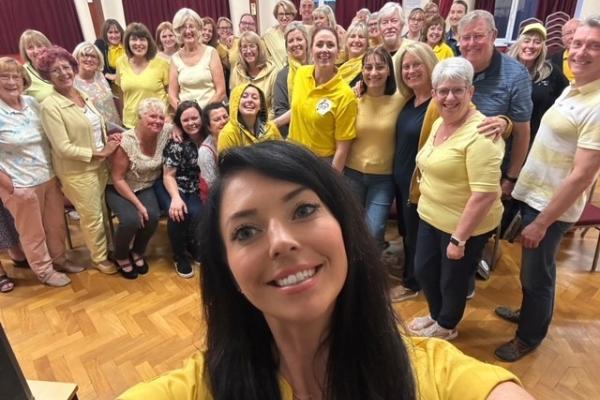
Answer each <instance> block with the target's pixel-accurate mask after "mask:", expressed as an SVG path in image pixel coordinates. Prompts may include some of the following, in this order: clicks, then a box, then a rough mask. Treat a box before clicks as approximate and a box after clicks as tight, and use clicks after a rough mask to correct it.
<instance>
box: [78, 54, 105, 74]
mask: <svg viewBox="0 0 600 400" xmlns="http://www.w3.org/2000/svg"><path fill="white" fill-rule="evenodd" d="M77 62H78V63H79V73H80V74H83V75H94V74H96V71H98V67H99V66H100V60H99V59H98V55H97V54H94V53H93V52H91V51H90V52H88V53H85V54H83V53H80V54H79V56H78V57H77Z"/></svg>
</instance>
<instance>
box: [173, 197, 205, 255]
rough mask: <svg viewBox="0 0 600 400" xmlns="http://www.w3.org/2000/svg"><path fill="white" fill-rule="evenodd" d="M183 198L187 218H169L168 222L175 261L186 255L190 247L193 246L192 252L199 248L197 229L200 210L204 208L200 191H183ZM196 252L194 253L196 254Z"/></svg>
mask: <svg viewBox="0 0 600 400" xmlns="http://www.w3.org/2000/svg"><path fill="white" fill-rule="evenodd" d="M179 195H180V196H181V199H182V200H183V201H184V202H185V205H186V207H187V214H186V215H185V219H184V220H183V221H181V222H177V221H174V220H172V219H171V218H169V221H168V222H167V233H168V235H169V240H170V242H171V249H172V250H173V258H174V259H175V261H177V260H180V259H181V258H183V257H185V253H186V251H187V250H188V249H190V248H192V249H191V250H192V253H195V251H196V250H197V249H196V248H195V246H196V229H197V227H198V223H199V222H200V212H201V210H202V201H201V200H200V194H199V193H181V192H179ZM195 255H196V254H192V256H195Z"/></svg>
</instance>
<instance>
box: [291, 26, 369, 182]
mask: <svg viewBox="0 0 600 400" xmlns="http://www.w3.org/2000/svg"><path fill="white" fill-rule="evenodd" d="M311 43H312V59H313V61H314V65H306V66H302V67H300V68H298V72H296V77H295V81H294V89H293V93H292V108H291V122H290V133H289V136H288V139H289V140H292V141H294V142H296V143H299V144H302V145H303V146H305V147H307V148H308V149H309V150H311V151H312V152H313V153H315V154H316V155H317V156H319V157H322V158H326V159H328V160H329V161H330V162H331V164H332V166H333V167H334V168H335V169H337V170H338V171H340V172H341V171H342V170H343V169H344V166H345V165H346V158H347V157H348V152H349V151H350V145H351V144H352V140H354V138H355V137H356V114H357V103H358V102H357V99H356V96H355V94H354V92H353V91H352V89H351V88H350V86H349V85H348V84H347V83H346V82H345V81H344V80H343V79H342V76H341V75H340V74H339V72H338V70H337V67H336V66H335V60H336V58H337V56H338V52H339V43H338V36H337V33H336V32H335V30H333V29H331V28H329V27H322V28H317V29H315V31H314V32H313V35H312V41H311Z"/></svg>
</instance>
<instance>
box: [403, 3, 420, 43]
mask: <svg viewBox="0 0 600 400" xmlns="http://www.w3.org/2000/svg"><path fill="white" fill-rule="evenodd" d="M424 22H425V11H423V9H422V8H419V7H415V8H413V9H412V10H410V14H408V24H407V26H408V30H407V31H406V33H405V34H404V37H405V38H407V39H410V40H414V41H415V42H419V41H421V30H422V29H423V23H424Z"/></svg>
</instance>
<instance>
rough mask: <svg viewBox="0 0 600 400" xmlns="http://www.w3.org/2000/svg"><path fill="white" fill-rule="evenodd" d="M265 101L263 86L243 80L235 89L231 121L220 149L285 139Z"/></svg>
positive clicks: (232, 93) (220, 150)
mask: <svg viewBox="0 0 600 400" xmlns="http://www.w3.org/2000/svg"><path fill="white" fill-rule="evenodd" d="M265 103H266V102H265V95H264V94H263V92H262V90H260V89H259V88H258V87H257V86H254V85H253V84H251V83H243V84H241V85H238V86H236V87H235V89H233V90H232V91H231V101H230V103H229V110H230V116H229V122H227V124H226V125H225V126H224V127H223V129H222V130H221V133H219V139H218V141H217V151H218V152H219V153H221V152H223V151H225V150H227V149H230V148H232V147H239V146H248V145H251V144H253V143H258V142H263V141H265V140H276V139H281V133H280V132H279V129H278V128H277V126H275V123H273V122H272V121H270V120H269V117H268V113H267V107H266V104H265Z"/></svg>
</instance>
